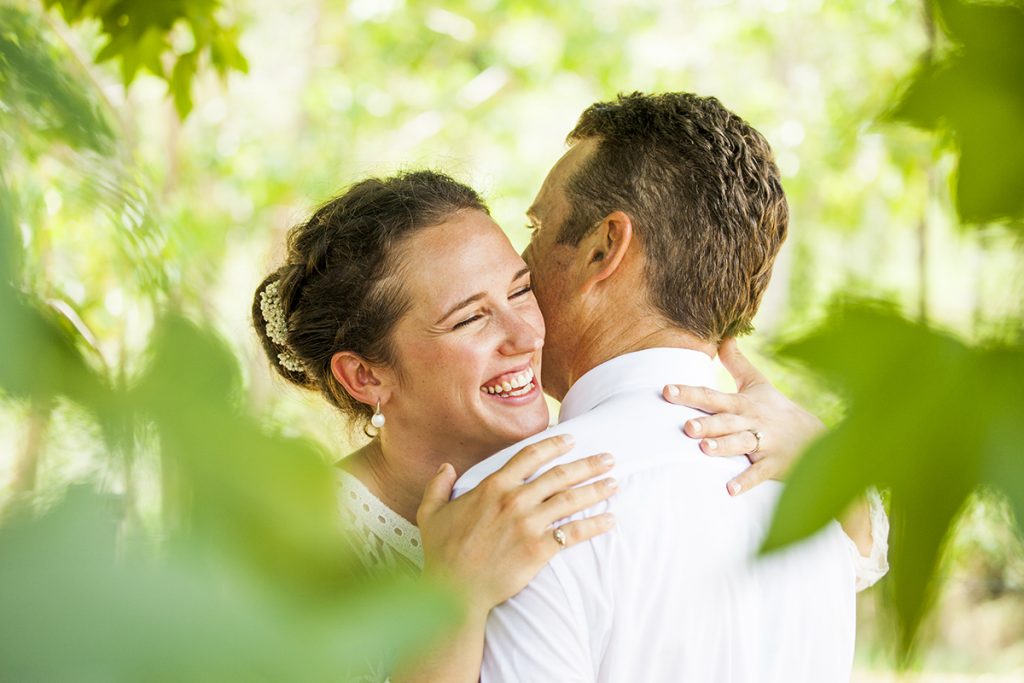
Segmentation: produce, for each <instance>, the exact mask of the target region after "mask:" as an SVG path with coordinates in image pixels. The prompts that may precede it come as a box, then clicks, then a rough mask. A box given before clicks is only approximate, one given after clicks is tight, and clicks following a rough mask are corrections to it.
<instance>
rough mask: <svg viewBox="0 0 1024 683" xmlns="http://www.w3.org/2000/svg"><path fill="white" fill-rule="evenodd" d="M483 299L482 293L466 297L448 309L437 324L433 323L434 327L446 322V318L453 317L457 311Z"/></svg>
mask: <svg viewBox="0 0 1024 683" xmlns="http://www.w3.org/2000/svg"><path fill="white" fill-rule="evenodd" d="M483 298H484V293H483V292H479V293H477V294H474V295H473V296H468V297H466V298H465V299H463V300H462V301H460V302H459V303H457V304H455V305H454V306H452V307H451V308H449V309H448V312H447V313H445V314H444V315H442V316H441V317H440V318H438V320H437V322H436V323H434V324H435V325H440V324H441V323H443V322H444V321H445V320H447V319H448V318H450V317H451V316H453V315H454V314H455V312H456V311H458V310H459V309H461V308H465V307H466V306H469V305H470V304H471V303H474V302H477V301H479V300H480V299H483Z"/></svg>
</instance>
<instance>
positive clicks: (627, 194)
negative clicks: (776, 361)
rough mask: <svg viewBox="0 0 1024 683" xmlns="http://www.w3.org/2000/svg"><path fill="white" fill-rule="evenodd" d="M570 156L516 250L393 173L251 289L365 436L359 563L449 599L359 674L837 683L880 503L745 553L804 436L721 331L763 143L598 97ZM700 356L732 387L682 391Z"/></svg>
mask: <svg viewBox="0 0 1024 683" xmlns="http://www.w3.org/2000/svg"><path fill="white" fill-rule="evenodd" d="M568 141H569V149H568V151H567V152H566V154H565V155H564V156H563V157H562V158H561V159H560V160H559V161H558V163H556V164H555V166H554V167H553V168H552V169H551V171H550V173H549V174H548V176H547V178H546V179H545V180H544V183H543V185H542V186H541V189H540V191H539V193H538V194H537V197H536V200H535V201H534V203H533V205H532V206H531V207H530V209H529V211H528V212H527V215H528V216H529V220H530V227H531V230H532V232H533V235H532V239H531V242H530V245H529V247H528V248H527V249H526V251H525V253H524V254H523V255H522V257H520V255H519V254H517V253H516V251H515V250H514V249H513V248H512V246H511V244H510V243H509V241H508V239H507V238H506V236H505V234H504V233H503V232H502V231H501V229H500V228H499V227H498V226H497V225H496V224H495V223H494V221H493V220H491V218H490V215H489V213H488V210H487V207H486V205H485V204H484V202H483V200H482V199H481V198H480V196H479V195H478V194H477V193H476V192H474V191H473V190H472V189H471V188H469V187H466V186H465V185H462V184H460V183H458V182H456V181H454V180H452V179H451V178H449V177H447V176H445V175H443V174H440V173H435V172H413V173H404V174H400V175H397V176H394V177H391V178H386V179H375V178H374V179H368V180H364V181H362V182H359V183H357V184H355V185H354V186H352V187H351V188H350V189H348V190H347V191H346V192H345V193H344V194H342V195H341V196H339V197H337V198H335V199H333V200H331V201H330V202H328V203H327V204H325V205H324V206H322V207H320V208H319V209H318V210H317V211H316V212H315V213H314V214H313V215H312V217H310V218H309V220H308V221H306V222H305V223H303V224H301V225H299V226H296V227H295V228H293V229H292V231H291V232H290V233H289V237H288V255H287V260H286V262H285V264H284V265H283V266H282V267H281V268H279V269H278V270H276V271H275V272H273V273H271V274H270V275H269V276H268V277H267V278H266V279H265V280H264V281H263V283H262V284H261V285H260V286H259V288H258V289H257V291H256V296H255V300H254V303H253V318H254V321H255V323H256V327H257V330H258V331H259V332H260V336H261V339H262V341H263V345H264V348H265V349H266V351H267V353H268V356H269V359H270V362H271V364H272V365H273V366H274V368H275V369H276V370H277V371H278V372H279V373H280V374H281V375H283V376H284V377H286V378H287V379H288V380H290V381H292V382H294V383H296V384H299V385H301V386H304V387H308V388H312V389H316V390H318V391H320V392H321V393H322V394H323V395H324V397H325V398H326V399H327V400H328V401H330V402H331V403H332V404H334V405H335V406H336V407H337V408H338V409H340V410H341V411H342V412H344V413H345V414H346V415H348V416H349V417H350V418H351V419H352V420H353V421H356V422H357V423H361V424H363V425H364V428H365V429H367V430H368V433H370V434H372V436H373V438H372V439H371V441H370V442H369V443H368V444H367V445H366V446H364V447H363V448H361V449H359V450H358V451H356V452H355V453H353V454H351V455H350V456H349V457H347V458H345V459H344V460H343V461H342V462H341V463H340V465H339V481H340V491H341V504H342V510H343V511H344V513H345V514H346V516H347V517H348V519H349V521H350V522H351V525H352V528H353V530H354V535H355V537H356V538H357V544H358V546H359V547H358V548H357V550H358V552H359V555H360V557H361V558H362V559H363V561H364V562H365V563H366V565H367V567H368V568H369V569H371V570H373V571H395V570H397V571H408V572H410V573H419V572H427V573H431V574H438V575H443V576H445V577H447V578H448V579H450V580H452V581H455V582H457V585H458V586H459V587H460V589H462V590H464V591H465V599H466V615H465V619H464V621H463V623H462V625H461V627H460V629H459V631H458V632H457V633H454V634H451V635H450V636H449V637H446V639H445V642H443V643H440V644H438V646H437V648H436V649H435V650H434V651H433V652H432V653H429V654H428V655H425V656H422V657H419V658H417V660H416V661H413V662H396V663H392V664H389V665H388V666H387V667H386V669H385V670H382V671H379V672H377V673H376V676H377V680H384V679H385V678H387V677H388V676H390V677H391V679H392V681H394V682H395V683H398V681H445V682H448V683H459V682H461V681H466V682H470V681H476V680H478V679H480V680H482V681H484V683H489V682H491V681H523V682H524V683H534V682H547V681H550V682H552V683H562V682H564V681H611V682H620V681H622V682H626V681H641V682H662V681H664V682H667V681H695V682H711V681H751V682H754V681H756V682H763V681H787V682H789V681H808V682H814V683H819V682H828V681H843V680H848V679H849V676H850V670H851V666H852V656H853V646H854V612H855V594H856V591H857V590H858V589H861V588H863V587H866V586H868V585H870V584H871V583H873V582H874V581H876V580H877V579H878V578H879V577H880V576H882V575H883V574H884V573H885V571H886V569H887V564H886V535H887V532H888V522H887V520H886V518H885V515H884V512H883V511H882V509H881V506H880V504H879V502H878V500H877V496H873V497H872V499H871V501H870V504H868V503H867V502H865V503H863V504H861V505H859V506H858V507H856V508H855V509H853V510H851V512H850V513H849V515H848V517H847V518H845V519H843V520H841V522H842V523H841V524H840V523H839V522H836V523H833V524H832V525H830V526H828V527H826V528H825V529H823V530H822V531H821V532H819V533H818V534H817V535H815V536H813V537H811V538H810V539H807V540H806V541H804V542H802V543H799V544H796V545H794V546H792V547H790V548H787V549H785V550H783V551H780V552H777V553H774V554H771V555H769V556H767V557H763V558H762V557H758V556H757V549H758V546H759V543H760V541H761V540H762V538H763V536H764V534H765V532H766V531H767V527H768V524H769V522H770V520H771V516H772V511H773V507H774V505H775V502H776V500H777V498H778V495H779V491H780V486H781V485H780V484H779V483H778V482H777V481H764V480H766V479H769V478H778V477H780V476H781V474H782V473H784V472H785V470H786V469H787V468H788V465H789V464H790V463H791V462H792V460H793V459H794V458H795V457H796V456H797V454H798V453H799V452H800V450H801V448H802V447H803V446H804V445H806V443H807V442H808V441H809V440H811V439H812V438H814V437H815V436H817V434H818V433H819V431H820V430H821V429H822V427H821V424H820V422H819V421H818V420H817V419H815V418H814V417H813V416H811V415H810V414H808V413H807V412H806V411H804V410H802V409H801V408H800V407H798V406H797V405H795V404H794V403H792V402H791V401H789V400H788V399H786V398H785V397H784V396H782V395H781V394H780V393H779V392H777V391H776V390H775V389H774V388H773V387H772V386H771V385H770V384H768V383H767V381H766V380H765V379H764V378H763V377H762V376H761V375H760V374H759V373H758V371H757V370H756V369H755V368H753V367H752V366H751V365H750V364H749V363H748V362H747V361H746V360H745V359H744V357H743V356H742V355H741V354H740V353H739V351H738V350H737V348H736V346H735V342H734V341H733V340H732V338H733V337H735V336H736V335H738V334H742V333H745V332H748V331H749V330H750V329H751V320H752V319H753V317H754V314H755V312H756V311H757V307H758V304H759V302H760V300H761V297H762V295H763V293H764V291H765V288H766V287H767V285H768V281H769V278H770V275H771V269H772V264H773V262H774V259H775V256H776V254H777V253H778V250H779V247H780V246H781V244H782V241H783V240H784V239H785V236H786V230H787V224H788V209H787V204H786V199H785V196H784V194H783V191H782V186H781V183H780V178H779V172H778V169H777V168H776V166H775V164H774V162H773V160H772V154H771V150H770V149H769V147H768V144H767V142H766V141H765V139H764V138H763V137H762V136H761V135H760V134H759V133H758V132H757V131H756V130H754V129H753V128H752V127H751V126H750V125H748V124H747V123H746V122H744V121H743V120H742V119H741V118H739V117H738V116H736V115H735V114H733V113H732V112H730V111H728V110H726V109H725V108H723V107H722V105H721V104H720V103H719V102H718V101H717V100H715V99H714V98H705V97H698V96H696V95H692V94H686V93H669V94H659V95H644V94H639V93H637V94H633V95H628V96H621V97H619V98H618V99H617V100H616V101H614V102H605V103H598V104H595V105H593V106H591V107H590V108H588V109H587V110H586V111H585V112H584V113H583V115H582V116H581V117H580V120H579V122H578V124H577V126H576V128H575V129H574V130H573V131H572V132H571V133H570V134H569V137H568ZM716 355H717V356H719V357H720V358H721V361H722V363H723V364H724V365H725V366H726V367H727V368H728V369H729V371H730V372H731V373H732V374H733V376H734V377H735V378H736V380H737V385H738V387H739V391H738V393H737V394H719V393H717V392H714V391H712V390H709V389H704V388H702V387H707V386H710V385H711V384H712V383H713V359H714V358H715V357H716ZM542 358H543V363H542V362H541V361H542ZM542 392H547V393H548V394H549V395H551V396H552V397H554V398H555V399H558V400H560V401H561V411H560V414H559V420H558V423H557V424H556V425H555V426H553V427H549V426H548V425H549V416H548V408H547V404H546V403H545V400H544V396H543V394H542ZM762 481H764V483H761V482H762Z"/></svg>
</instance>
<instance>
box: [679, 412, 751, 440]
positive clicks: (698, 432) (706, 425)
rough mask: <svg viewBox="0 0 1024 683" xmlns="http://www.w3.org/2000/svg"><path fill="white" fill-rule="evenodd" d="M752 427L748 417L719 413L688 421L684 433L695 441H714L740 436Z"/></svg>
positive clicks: (684, 426)
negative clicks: (720, 437)
mask: <svg viewBox="0 0 1024 683" xmlns="http://www.w3.org/2000/svg"><path fill="white" fill-rule="evenodd" d="M751 426H752V425H751V421H750V419H749V418H748V417H744V416H742V415H733V414H732V413H719V414H718V415H708V416H707V417H695V418H693V419H692V420H687V421H686V424H684V425H683V431H684V432H685V433H686V435H687V436H689V437H691V438H694V439H713V438H716V437H719V436H726V435H728V434H738V433H739V432H743V431H746V430H748V429H750V428H751Z"/></svg>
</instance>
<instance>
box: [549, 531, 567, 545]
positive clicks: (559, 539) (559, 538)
mask: <svg viewBox="0 0 1024 683" xmlns="http://www.w3.org/2000/svg"><path fill="white" fill-rule="evenodd" d="M551 535H552V536H554V537H555V542H556V543H557V544H558V545H560V546H562V547H563V548H564V547H565V532H564V531H562V528H561V527H558V528H557V529H555V530H554V531H552V532H551Z"/></svg>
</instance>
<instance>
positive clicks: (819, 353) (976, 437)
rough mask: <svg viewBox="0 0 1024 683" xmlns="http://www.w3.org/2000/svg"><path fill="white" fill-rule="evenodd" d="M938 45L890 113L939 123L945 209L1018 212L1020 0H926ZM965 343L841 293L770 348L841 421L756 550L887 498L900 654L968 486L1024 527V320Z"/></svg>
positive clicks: (910, 642)
mask: <svg viewBox="0 0 1024 683" xmlns="http://www.w3.org/2000/svg"><path fill="white" fill-rule="evenodd" d="M934 7H935V10H936V15H937V17H938V19H939V21H940V22H941V24H942V26H943V27H944V28H945V29H946V31H947V34H948V38H949V40H950V45H949V46H948V47H947V48H945V49H944V50H943V54H942V56H941V57H940V58H938V59H935V58H933V57H932V56H931V55H928V56H926V58H925V60H924V64H923V65H922V66H921V67H919V68H918V70H917V71H916V72H915V74H914V75H913V76H912V79H911V82H910V84H909V86H908V87H907V88H906V91H905V92H904V93H903V95H902V96H901V98H900V100H899V102H898V103H897V104H896V105H895V107H894V108H893V110H892V113H891V114H890V115H891V116H892V117H893V118H895V119H897V120H902V121H906V122H908V123H912V124H914V125H918V126H921V127H926V128H930V129H933V130H940V131H951V132H952V133H953V138H954V140H955V145H956V148H957V151H958V169H957V173H956V178H957V192H956V199H957V207H958V209H959V212H960V215H961V217H962V219H963V220H964V221H966V222H973V223H978V222H981V221H991V220H997V219H1001V220H1004V221H1008V222H1010V223H1011V224H1019V221H1020V220H1021V219H1022V218H1024V192H1022V191H1021V188H1022V187H1024V154H1022V152H1024V80H1022V79H1021V73H1024V3H1021V2H1019V1H1016V0H1014V1H1011V2H1009V3H1007V4H1003V5H994V4H972V3H963V2H959V1H957V0H935V2H934ZM1007 322H1008V325H1007V327H1006V329H1007V331H1008V333H1007V332H1004V334H1003V335H1001V337H1000V338H996V339H989V340H985V339H982V340H979V341H978V342H977V343H975V344H973V345H968V344H965V343H964V342H962V341H960V340H958V339H956V338H955V337H954V336H951V335H950V334H948V333H946V332H944V331H942V330H939V329H936V328H934V327H930V326H928V325H925V324H921V323H915V322H910V321H908V320H906V319H904V318H903V317H902V316H901V315H900V313H899V311H898V310H895V309H894V308H893V307H892V306H881V307H880V306H877V305H872V304H869V303H864V302H860V303H856V302H854V303H846V304H843V305H840V306H838V309H837V311H836V312H835V313H834V315H833V316H832V317H831V318H830V319H828V320H826V321H825V322H824V323H823V324H822V326H821V327H820V328H818V329H816V330H814V331H812V332H810V333H808V334H807V335H806V336H804V337H802V338H801V339H799V340H797V341H794V342H791V343H789V344H788V345H784V346H782V347H781V348H780V349H779V353H780V355H782V356H784V357H789V358H791V359H793V360H796V361H799V362H800V363H802V364H804V365H805V366H806V367H808V368H811V369H812V370H814V371H815V372H817V373H819V374H820V375H821V376H822V377H823V378H824V379H825V380H826V381H827V382H828V383H829V384H830V385H831V386H832V387H834V388H836V389H837V390H839V391H840V392H841V394H842V395H843V396H844V397H845V399H846V408H847V416H846V418H845V419H844V420H843V421H842V422H841V423H840V424H839V425H838V426H837V427H836V428H835V429H833V430H832V431H830V432H829V433H828V434H827V435H826V436H825V437H823V438H822V439H820V440H819V441H818V442H817V443H816V444H814V445H813V446H812V447H811V449H810V450H809V451H808V453H807V454H806V456H805V457H804V459H803V460H802V461H801V462H800V463H799V465H798V466H797V467H796V469H795V470H794V472H793V474H792V477H791V480H790V483H789V485H788V486H787V488H786V491H785V493H784V495H783V497H782V499H781V502H780V503H779V508H778V510H777V513H776V516H775V519H774V520H773V525H772V528H771V531H770V533H769V535H768V538H767V539H766V541H765V549H766V550H772V549H774V548H777V547H780V546H782V545H785V544H787V543H792V542H793V541H795V540H798V539H801V538H804V537H806V536H808V535H809V534H811V533H813V532H814V531H817V530H818V529H820V528H821V527H822V526H823V525H824V524H825V523H826V522H828V520H830V519H833V518H835V517H837V516H839V515H840V514H841V513H842V511H843V510H844V509H846V507H847V506H848V505H849V504H850V503H851V502H852V500H853V499H854V497H855V496H856V495H857V494H859V493H861V492H862V491H863V490H864V489H865V488H867V487H868V486H869V485H875V486H879V487H881V488H885V489H888V490H890V491H891V495H892V499H891V500H892V509H891V515H892V522H893V538H892V550H891V553H890V554H891V561H892V579H891V582H892V596H893V604H894V607H895V612H896V616H897V621H898V625H899V627H900V642H899V650H900V654H901V656H902V657H903V659H904V660H905V661H907V660H908V657H909V655H910V654H911V653H912V650H913V648H914V646H915V638H916V636H917V633H918V629H919V627H920V625H921V621H922V619H923V618H924V617H925V615H926V613H927V611H928V610H929V609H930V608H931V607H932V605H933V603H934V598H935V593H936V590H937V581H938V576H937V570H938V567H939V560H940V555H941V553H942V550H943V547H944V545H945V544H946V543H947V541H948V540H949V538H950V535H949V532H950V530H951V529H952V528H953V525H954V521H955V519H956V516H957V515H958V514H959V513H960V512H961V511H962V509H963V508H964V505H965V503H966V502H967V501H968V498H969V496H970V495H971V494H972V492H974V491H975V490H976V489H977V488H978V487H986V488H988V489H993V490H996V491H999V492H1001V493H1002V494H1003V495H1005V496H1006V497H1007V498H1008V500H1009V502H1010V504H1011V506H1013V508H1015V511H1016V520H1017V523H1018V525H1019V529H1022V530H1024V455H1022V451H1021V444H1022V443H1024V384H1022V378H1024V323H1022V321H1021V320H1020V318H1019V317H1014V318H1011V319H1009V320H1008V321H1007Z"/></svg>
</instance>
